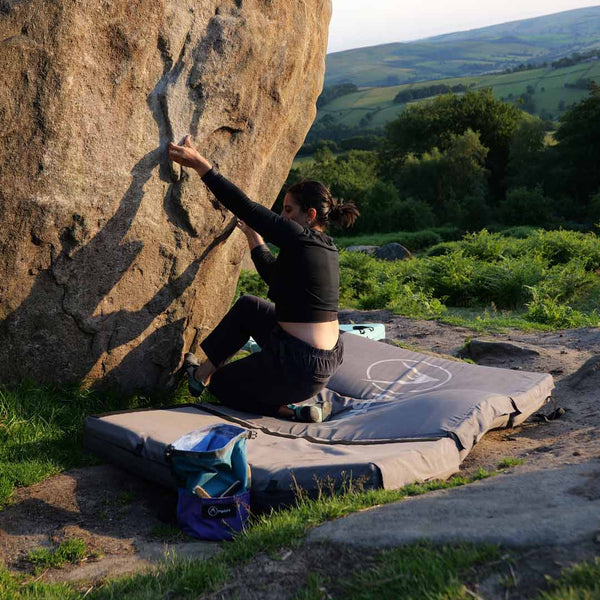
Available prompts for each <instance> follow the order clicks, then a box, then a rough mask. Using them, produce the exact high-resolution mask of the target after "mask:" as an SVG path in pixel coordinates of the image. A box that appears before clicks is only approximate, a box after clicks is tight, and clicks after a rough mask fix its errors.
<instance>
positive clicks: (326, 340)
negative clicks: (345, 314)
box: [279, 321, 340, 350]
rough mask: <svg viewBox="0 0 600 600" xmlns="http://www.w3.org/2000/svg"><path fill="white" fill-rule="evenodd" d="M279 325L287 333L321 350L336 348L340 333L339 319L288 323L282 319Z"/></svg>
mask: <svg viewBox="0 0 600 600" xmlns="http://www.w3.org/2000/svg"><path fill="white" fill-rule="evenodd" d="M279 326H280V327H281V329H283V330H284V331H285V332H286V333H289V334H290V335H293V336H294V337H296V338H298V339H300V340H302V341H303V342H306V343H307V344H310V345H311V346H313V347H314V348H318V349H319V350H331V349H333V348H335V345H336V344H337V341H338V337H339V335H340V323H339V321H328V322H326V323H287V322H281V321H280V322H279Z"/></svg>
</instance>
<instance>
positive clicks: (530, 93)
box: [307, 59, 600, 143]
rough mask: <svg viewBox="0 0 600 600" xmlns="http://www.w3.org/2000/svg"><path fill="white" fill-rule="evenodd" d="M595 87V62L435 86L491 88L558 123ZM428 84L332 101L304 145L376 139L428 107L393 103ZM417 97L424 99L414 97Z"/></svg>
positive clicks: (599, 72)
mask: <svg viewBox="0 0 600 600" xmlns="http://www.w3.org/2000/svg"><path fill="white" fill-rule="evenodd" d="M590 81H595V82H597V83H600V60H599V59H596V60H590V61H585V62H582V63H579V64H575V65H572V66H569V67H564V68H559V69H553V68H551V67H545V68H541V69H532V70H525V71H519V72H516V73H496V74H493V75H480V76H474V77H461V78H451V79H442V80H437V81H436V82H435V84H436V86H438V87H440V86H442V85H444V86H447V87H450V88H453V87H456V86H461V87H462V89H470V90H474V91H477V90H480V89H482V88H492V90H493V92H494V96H495V97H496V98H499V99H502V100H504V101H506V102H510V103H512V104H515V105H516V106H518V107H519V108H522V109H523V110H526V111H527V112H529V113H531V114H533V115H536V116H539V117H541V118H542V119H550V120H554V121H556V120H558V119H559V118H560V117H561V116H562V115H563V114H564V113H565V112H566V111H567V110H569V108H570V106H572V105H573V104H576V103H578V102H580V101H581V100H583V98H585V97H586V96H588V94H589V90H588V89H587V85H586V84H587V83H588V82H590ZM431 87H432V86H431V83H430V82H420V83H410V84H404V85H399V86H383V87H369V88H363V89H360V90H358V91H356V92H353V93H350V94H346V95H343V96H341V97H339V98H335V99H333V100H331V101H330V102H329V103H327V104H326V105H325V106H322V107H320V108H319V109H318V113H317V118H316V120H315V123H314V124H313V126H312V128H311V130H310V132H309V134H308V136H307V142H308V143H314V142H316V141H317V140H319V139H330V140H335V141H340V140H342V139H348V138H352V137H355V136H363V135H365V134H379V135H381V134H382V133H383V130H384V126H385V125H386V123H389V122H390V121H392V120H394V119H395V118H397V117H398V116H399V115H400V113H401V112H402V111H403V110H404V109H405V108H406V107H407V106H410V105H411V104H413V103H415V102H428V101H430V99H431V98H432V97H434V96H431V97H425V98H420V99H418V100H414V101H410V102H398V101H395V99H396V97H397V96H398V94H400V95H401V97H406V96H407V95H408V94H407V93H406V92H408V91H414V92H418V91H419V90H424V91H426V90H429V89H431ZM414 95H415V96H416V97H420V96H423V95H425V94H419V93H416V94H414Z"/></svg>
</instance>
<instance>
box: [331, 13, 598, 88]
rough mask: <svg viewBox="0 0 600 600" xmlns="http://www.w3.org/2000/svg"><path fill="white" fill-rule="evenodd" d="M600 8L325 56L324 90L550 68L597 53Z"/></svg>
mask: <svg viewBox="0 0 600 600" xmlns="http://www.w3.org/2000/svg"><path fill="white" fill-rule="evenodd" d="M599 34H600V7H598V6H596V7H588V8H582V9H578V10H571V11H566V12H562V13H558V14H553V15H547V16H544V17H537V18H534V19H527V20H524V21H514V22H511V23H504V24H502V25H494V26H492V27H485V28H482V29H476V30H471V31H466V32H459V33H452V34H447V35H442V36H437V37H433V38H428V39H425V40H419V41H416V42H408V43H394V44H383V45H381V46H372V47H369V48H356V49H353V50H345V51H343V52H335V53H332V54H329V55H328V56H327V72H326V74H325V85H326V86H330V85H335V84H337V83H346V82H352V83H354V84H356V85H358V86H369V87H374V86H385V85H399V84H405V83H412V82H416V81H428V80H433V79H444V78H448V77H461V76H475V75H478V74H482V73H486V72H488V73H489V72H490V71H499V70H505V69H507V68H509V67H515V66H517V65H519V64H521V63H531V62H535V63H542V62H549V63H550V62H552V61H553V60H556V59H557V58H561V57H564V56H567V55H569V54H572V53H573V52H584V51H586V50H588V49H590V48H593V47H597V46H598V41H599V38H600V35H599Z"/></svg>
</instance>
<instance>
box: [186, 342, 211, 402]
mask: <svg viewBox="0 0 600 600" xmlns="http://www.w3.org/2000/svg"><path fill="white" fill-rule="evenodd" d="M199 366H200V363H199V362H198V359H197V358H196V356H195V355H194V354H192V353H191V352H188V353H187V354H186V355H185V356H184V358H183V369H184V371H185V372H186V373H187V376H188V390H189V391H190V394H191V395H192V396H194V398H198V397H199V396H200V395H201V394H202V392H203V391H204V388H205V387H206V386H205V385H204V384H203V383H200V382H199V381H198V380H197V379H196V378H195V377H194V373H195V372H196V369H197V368H198V367H199Z"/></svg>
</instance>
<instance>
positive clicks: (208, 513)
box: [202, 504, 236, 519]
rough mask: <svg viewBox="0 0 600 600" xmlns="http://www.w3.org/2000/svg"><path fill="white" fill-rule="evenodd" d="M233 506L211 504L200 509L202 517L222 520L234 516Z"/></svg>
mask: <svg viewBox="0 0 600 600" xmlns="http://www.w3.org/2000/svg"><path fill="white" fill-rule="evenodd" d="M235 514H236V513H235V504H221V505H219V506H217V505H216V504H211V505H210V506H203V507H202V516H203V517H205V518H206V517H208V518H209V519H224V518H226V517H234V516H235Z"/></svg>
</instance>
